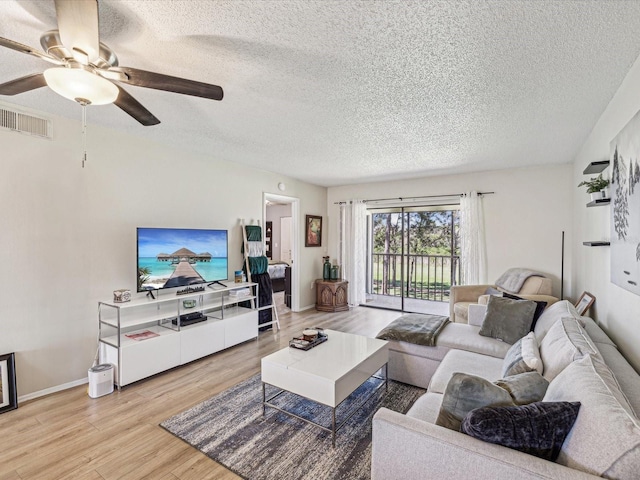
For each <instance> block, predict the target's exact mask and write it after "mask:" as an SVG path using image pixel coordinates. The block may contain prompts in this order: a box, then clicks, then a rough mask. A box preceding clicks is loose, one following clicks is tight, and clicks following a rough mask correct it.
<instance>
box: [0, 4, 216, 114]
mask: <svg viewBox="0 0 640 480" xmlns="http://www.w3.org/2000/svg"><path fill="white" fill-rule="evenodd" d="M54 1H55V6H56V16H57V19H58V30H51V31H49V32H45V33H44V34H43V35H42V36H41V37H40V44H41V45H42V48H43V49H44V50H45V51H44V52H42V51H38V50H35V49H33V48H31V47H29V46H27V45H23V44H21V43H18V42H14V41H13V40H8V39H6V38H2V37H0V45H2V46H3V47H7V48H10V49H12V50H16V51H18V52H22V53H26V54H28V55H33V56H35V57H38V58H41V59H42V60H45V61H47V62H49V63H52V64H54V65H56V66H55V67H52V68H49V69H47V70H45V71H44V72H43V73H34V74H31V75H27V76H25V77H21V78H17V79H15V80H12V81H10V82H6V83H3V84H0V95H16V94H19V93H24V92H28V91H30V90H34V89H36V88H40V87H44V86H49V87H50V88H51V89H52V90H53V91H54V92H56V93H58V94H59V95H62V96H63V97H66V98H68V99H70V100H74V101H76V102H78V103H79V104H81V105H83V106H86V105H105V104H109V103H114V104H115V105H116V106H117V107H119V108H120V109H122V110H124V111H125V112H126V113H128V114H129V115H131V116H132V117H133V118H135V119H136V120H137V121H138V122H140V123H141V124H142V125H145V126H150V125H157V124H158V123H160V120H158V119H157V118H156V117H155V116H154V115H153V114H152V113H151V112H150V111H149V110H147V109H146V108H145V107H144V106H142V104H140V103H139V102H138V101H137V100H136V99H135V98H133V97H132V96H131V95H130V94H129V93H127V91H126V90H124V89H123V88H122V87H121V86H120V85H118V83H124V84H128V85H135V86H138V87H147V88H154V89H156V90H165V91H168V92H175V93H181V94H184V95H192V96H196V97H202V98H209V99H212V100H222V97H223V91H222V87H219V86H217V85H211V84H208V83H202V82H196V81H194V80H187V79H184V78H178V77H171V76H169V75H163V74H160V73H153V72H148V71H145V70H138V69H136V68H130V67H120V66H118V57H117V56H116V54H115V53H114V52H113V50H111V49H110V48H109V47H107V46H106V45H105V44H104V43H101V42H100V36H99V31H98V0H54ZM116 82H117V83H116Z"/></svg>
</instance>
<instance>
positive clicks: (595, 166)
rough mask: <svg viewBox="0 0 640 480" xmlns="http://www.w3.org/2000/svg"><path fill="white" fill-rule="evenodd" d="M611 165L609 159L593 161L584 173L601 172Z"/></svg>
mask: <svg viewBox="0 0 640 480" xmlns="http://www.w3.org/2000/svg"><path fill="white" fill-rule="evenodd" d="M608 166H609V160H600V161H598V162H591V163H590V164H589V165H587V168H585V169H584V171H583V172H582V173H583V174H584V175H588V174H590V173H601V172H603V171H604V170H605V169H606V168H607V167H608Z"/></svg>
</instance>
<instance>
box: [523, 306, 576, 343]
mask: <svg viewBox="0 0 640 480" xmlns="http://www.w3.org/2000/svg"><path fill="white" fill-rule="evenodd" d="M562 317H573V318H580V315H578V312H576V309H575V308H574V306H573V305H571V304H570V303H569V302H568V301H567V300H562V301H560V302H556V303H554V304H552V305H549V306H548V307H547V308H546V309H545V311H544V312H542V315H540V318H538V321H537V322H536V325H535V328H534V329H533V331H534V332H535V334H536V339H537V340H538V345H540V343H541V342H542V340H543V339H544V336H545V335H546V334H547V332H548V331H549V329H550V328H551V327H552V326H553V324H554V323H556V321H558V320H560V319H561V318H562Z"/></svg>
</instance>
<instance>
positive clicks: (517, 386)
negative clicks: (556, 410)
mask: <svg viewBox="0 0 640 480" xmlns="http://www.w3.org/2000/svg"><path fill="white" fill-rule="evenodd" d="M493 383H495V384H496V385H497V386H499V387H500V388H504V389H505V390H506V391H507V392H509V395H511V398H512V399H513V403H515V404H516V405H526V404H527V403H533V402H539V401H540V400H542V399H543V398H544V394H545V393H546V392H547V388H548V387H549V382H548V381H547V379H546V378H544V377H543V376H542V375H540V374H539V373H538V372H525V373H519V374H518V375H512V376H510V377H506V378H501V379H500V380H496V381H495V382H493Z"/></svg>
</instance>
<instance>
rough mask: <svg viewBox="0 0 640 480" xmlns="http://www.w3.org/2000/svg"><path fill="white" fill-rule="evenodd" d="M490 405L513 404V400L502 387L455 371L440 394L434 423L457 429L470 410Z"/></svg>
mask: <svg viewBox="0 0 640 480" xmlns="http://www.w3.org/2000/svg"><path fill="white" fill-rule="evenodd" d="M490 405H494V406H501V405H513V400H512V399H511V395H509V392H507V391H506V390H505V389H504V388H500V387H499V386H497V385H495V384H493V383H491V382H490V381H488V380H486V379H484V378H482V377H478V376H475V375H469V374H467V373H462V372H456V373H454V374H453V376H452V377H451V380H449V383H448V385H447V388H446V389H445V391H444V395H443V396H442V404H441V406H440V413H439V414H438V418H437V419H436V425H440V426H442V427H446V428H449V429H451V430H456V431H459V430H460V423H461V422H462V420H463V419H464V417H466V415H467V414H468V413H469V412H470V411H471V410H473V409H476V408H480V407H486V406H490Z"/></svg>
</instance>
